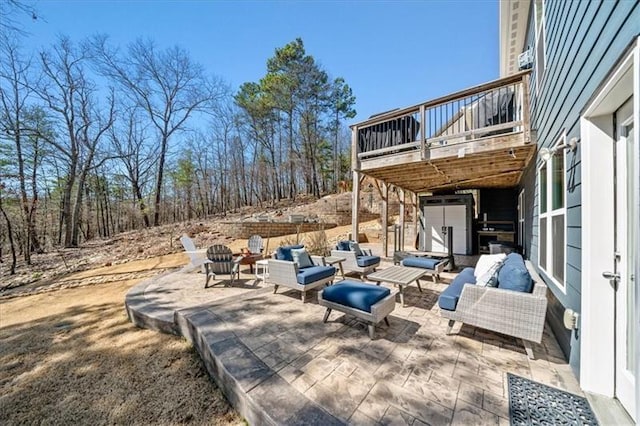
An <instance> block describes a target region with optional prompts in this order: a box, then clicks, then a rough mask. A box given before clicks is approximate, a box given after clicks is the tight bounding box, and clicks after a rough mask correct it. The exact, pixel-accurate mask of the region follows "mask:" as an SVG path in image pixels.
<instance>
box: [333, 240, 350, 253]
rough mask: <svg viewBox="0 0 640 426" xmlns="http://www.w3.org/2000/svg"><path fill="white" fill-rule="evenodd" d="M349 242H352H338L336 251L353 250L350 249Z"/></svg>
mask: <svg viewBox="0 0 640 426" xmlns="http://www.w3.org/2000/svg"><path fill="white" fill-rule="evenodd" d="M349 242H350V241H338V245H337V246H336V249H337V250H341V251H349V250H351V248H349Z"/></svg>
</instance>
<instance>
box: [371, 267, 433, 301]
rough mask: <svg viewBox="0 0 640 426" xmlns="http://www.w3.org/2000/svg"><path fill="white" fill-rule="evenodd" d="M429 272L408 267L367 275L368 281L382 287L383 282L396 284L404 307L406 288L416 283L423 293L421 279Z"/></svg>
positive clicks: (389, 268)
mask: <svg viewBox="0 0 640 426" xmlns="http://www.w3.org/2000/svg"><path fill="white" fill-rule="evenodd" d="M426 273H427V271H426V270H425V269H422V268H411V267H408V266H390V267H388V268H386V269H382V270H379V271H376V272H373V273H371V274H369V275H367V279H368V280H370V281H373V282H376V283H377V284H378V285H380V283H381V282H385V283H389V284H394V285H397V286H398V289H399V290H400V291H399V293H400V303H401V304H402V306H404V287H406V286H408V285H409V284H411V283H412V282H414V281H415V282H416V284H417V285H418V290H420V292H422V287H420V281H419V280H420V278H421V277H422V276H424V274H426Z"/></svg>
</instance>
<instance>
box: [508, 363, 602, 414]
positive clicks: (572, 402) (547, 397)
mask: <svg viewBox="0 0 640 426" xmlns="http://www.w3.org/2000/svg"><path fill="white" fill-rule="evenodd" d="M507 377H508V379H509V418H510V420H511V424H512V425H518V426H521V425H597V424H598V421H597V420H596V416H595V414H593V411H591V406H590V405H589V401H587V400H586V398H583V397H581V396H578V395H574V394H572V393H569V392H565V391H561V390H560V389H556V388H552V387H550V386H547V385H543V384H542V383H537V382H534V381H532V380H529V379H525V378H524V377H520V376H516V375H513V374H509V373H507Z"/></svg>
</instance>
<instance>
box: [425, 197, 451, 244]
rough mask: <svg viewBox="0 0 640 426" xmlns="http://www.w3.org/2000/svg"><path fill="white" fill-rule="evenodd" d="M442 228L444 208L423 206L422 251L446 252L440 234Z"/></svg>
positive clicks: (442, 237)
mask: <svg viewBox="0 0 640 426" xmlns="http://www.w3.org/2000/svg"><path fill="white" fill-rule="evenodd" d="M443 226H444V207H443V206H425V208H424V228H425V229H424V230H425V233H424V236H425V241H424V250H425V251H434V252H446V251H447V249H446V241H445V239H444V235H443V233H442V227H443Z"/></svg>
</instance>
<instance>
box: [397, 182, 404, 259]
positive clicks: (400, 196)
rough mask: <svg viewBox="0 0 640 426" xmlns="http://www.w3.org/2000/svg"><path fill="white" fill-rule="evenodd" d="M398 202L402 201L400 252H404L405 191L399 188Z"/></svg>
mask: <svg viewBox="0 0 640 426" xmlns="http://www.w3.org/2000/svg"><path fill="white" fill-rule="evenodd" d="M398 200H399V201H400V220H399V221H398V222H399V225H400V244H399V246H400V247H399V249H400V251H404V214H405V213H404V211H405V210H404V189H400V188H398Z"/></svg>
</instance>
